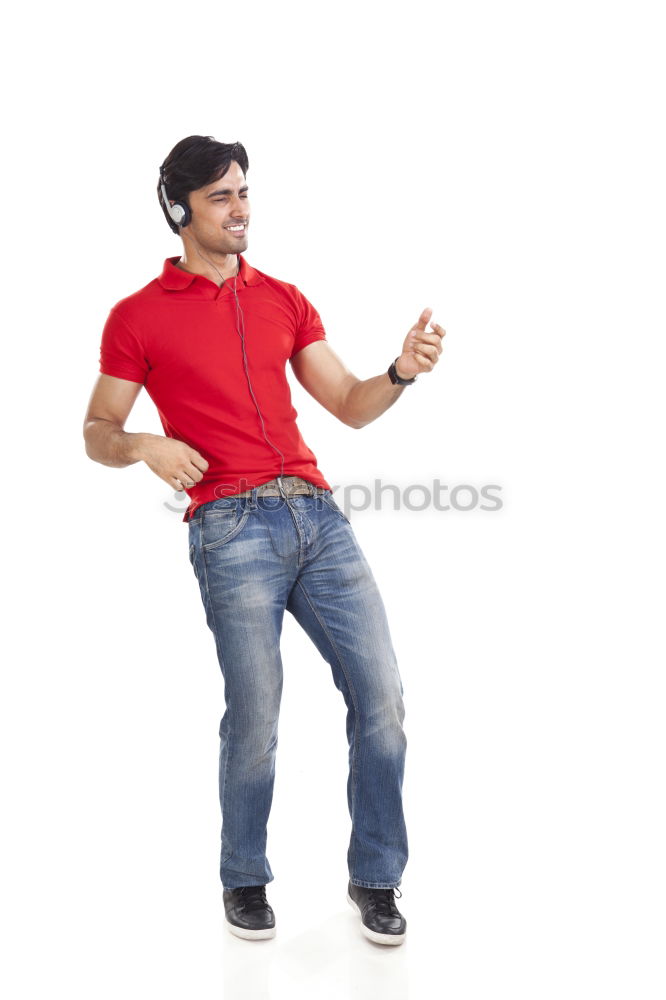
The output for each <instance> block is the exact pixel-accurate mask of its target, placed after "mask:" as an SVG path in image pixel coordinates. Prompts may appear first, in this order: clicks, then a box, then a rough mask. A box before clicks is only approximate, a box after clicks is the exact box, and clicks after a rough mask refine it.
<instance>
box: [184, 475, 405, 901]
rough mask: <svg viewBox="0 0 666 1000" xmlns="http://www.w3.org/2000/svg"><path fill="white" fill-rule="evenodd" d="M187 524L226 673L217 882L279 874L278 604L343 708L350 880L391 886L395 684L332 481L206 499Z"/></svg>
mask: <svg viewBox="0 0 666 1000" xmlns="http://www.w3.org/2000/svg"><path fill="white" fill-rule="evenodd" d="M188 525H189V554H190V561H191V563H192V566H193V568H194V572H195V575H196V578H197V581H198V584H199V588H200V591H201V597H202V600H203V604H204V608H205V611H206V620H207V622H208V625H209V627H210V629H211V631H212V632H213V635H214V636H215V644H216V649H217V658H218V662H219V665H220V668H221V670H222V674H223V676H224V696H225V703H226V710H225V712H224V715H223V716H222V720H221V722H220V730H219V733H220V772H219V788H220V806H221V810H222V848H221V855H220V878H221V880H222V885H223V887H224V888H225V889H234V888H236V887H237V886H242V885H264V884H266V883H267V882H270V881H272V880H273V877H274V876H273V873H272V871H271V867H270V865H269V863H268V859H267V857H266V839H267V824H268V816H269V813H270V809H271V803H272V798H273V785H274V778H275V754H276V749H277V738H278V715H279V711H280V698H281V694H282V658H281V655H280V634H281V630H282V620H283V615H284V611H285V608H286V609H287V611H290V612H291V614H292V615H293V616H294V618H295V619H296V620H297V622H298V623H299V624H300V625H301V627H302V628H303V629H304V630H305V632H306V633H307V634H308V635H309V636H310V638H311V639H312V641H313V643H314V645H315V646H316V648H317V649H318V651H319V652H320V653H321V655H322V657H323V658H324V660H326V662H327V663H328V664H329V665H330V667H331V671H332V674H333V682H334V684H335V686H336V687H337V688H338V690H340V691H341V692H342V695H343V697H344V699H345V703H346V705H347V722H346V728H347V740H348V743H349V776H348V780H347V802H348V806H349V814H350V816H351V820H352V832H351V839H350V843H349V849H348V852H347V866H348V869H349V877H350V879H351V881H352V882H353V883H355V884H356V885H361V886H366V887H367V888H391V887H393V886H397V885H400V882H401V879H402V872H403V869H404V867H405V864H406V862H407V856H408V849H407V831H406V829H405V819H404V815H403V809H402V783H403V776H404V767H405V751H406V746H407V740H406V736H405V733H404V730H403V727H402V722H403V719H404V715H405V709H404V704H403V700H402V695H403V687H402V680H401V677H400V673H399V670H398V664H397V661H396V657H395V653H394V650H393V646H392V643H391V637H390V633H389V627H388V621H387V618H386V611H385V608H384V604H383V601H382V598H381V596H380V593H379V590H378V588H377V584H376V582H375V579H374V577H373V575H372V572H371V570H370V567H369V565H368V563H367V562H366V559H365V557H364V555H363V553H362V551H361V549H360V547H359V544H358V542H357V540H356V537H355V535H354V531H353V528H352V526H351V524H350V522H349V520H348V519H347V517H346V516H345V514H344V513H343V511H342V510H341V509H340V507H339V506H338V505H337V503H336V501H335V500H334V498H333V495H332V493H331V491H330V490H326V491H324V492H321V493H319V494H317V495H313V496H307V495H303V496H290V497H282V496H279V497H271V496H257V489H256V488H255V489H253V490H252V492H251V495H248V496H245V497H241V496H232V497H223V498H220V499H218V500H211V501H210V502H208V503H205V504H202V505H201V506H200V507H198V508H197V509H196V511H195V512H194V514H193V516H192V518H191V519H190V521H189V522H188ZM313 752H314V753H321V752H325V750H324V748H322V747H316V748H314V750H313Z"/></svg>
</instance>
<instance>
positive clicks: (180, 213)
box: [160, 163, 286, 497]
mask: <svg viewBox="0 0 666 1000" xmlns="http://www.w3.org/2000/svg"><path fill="white" fill-rule="evenodd" d="M160 188H161V191H162V201H163V203H164V206H165V208H166V210H167V212H168V213H169V217H170V218H171V219H173V221H174V222H175V223H176V225H177V226H179V227H180V228H184V227H185V226H187V225H189V223H190V222H191V221H192V213H191V211H190V209H189V207H188V206H187V205H186V204H185V203H184V202H182V201H176V202H174V203H173V205H171V204H170V202H169V199H168V197H167V192H166V182H165V180H164V164H163V163H162V164H161V166H160ZM194 242H195V243H196V240H195V241H194ZM195 249H196V251H197V253H198V254H199V256H200V257H201V259H202V260H206V258H205V257H204V256H203V255H202V254H201V253H200V252H199V249H198V247H196V246H195ZM236 257H237V259H238V271H237V272H236V274H235V275H234V283H233V293H234V298H235V299H236V333H237V334H238V336H239V337H240V339H241V346H242V348H243V367H244V370H245V377H246V378H247V384H248V388H249V390H250V395H251V396H252V399H253V400H254V405H255V407H256V409H257V413H258V414H259V419H260V420H261V429H262V431H263V435H264V438H265V439H266V443H267V444H269V445H270V446H271V448H272V449H273V451H276V452H277V453H278V454H279V455H280V456H281V458H282V462H281V469H280V475H279V476H276V479H277V480H278V483H279V484H280V488H281V489H282V490H283V496H285V497H286V494H284V487H283V486H282V477H283V476H284V455H283V453H282V452H281V451H280V449H279V448H277V447H276V446H275V445H274V444H273V442H272V441H271V440H270V439H269V437H268V435H267V434H266V427H265V425H264V418H263V416H262V414H261V410H260V409H259V404H258V403H257V400H256V397H255V395H254V390H253V389H252V383H251V382H250V373H249V371H248V366H247V354H246V353H245V317H244V316H243V310H242V309H241V305H240V302H239V301H238V293H237V291H236V281H237V280H238V274H240V254H236ZM206 263H207V264H210V263H211V261H209V260H208V261H206ZM212 266H213V268H214V269H215V270H216V271H217V268H216V267H215V265H214V264H213V265H212ZM217 273H218V274H219V275H220V277H221V278H222V275H221V274H220V272H219V271H217ZM222 284H223V285H224V284H225V279H224V278H222ZM241 331H242V332H241ZM178 482H180V480H178Z"/></svg>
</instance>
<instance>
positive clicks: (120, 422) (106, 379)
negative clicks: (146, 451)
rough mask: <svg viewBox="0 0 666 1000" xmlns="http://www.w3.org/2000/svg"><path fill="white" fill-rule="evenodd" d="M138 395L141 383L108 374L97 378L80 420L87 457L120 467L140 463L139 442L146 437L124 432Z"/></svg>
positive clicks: (103, 463)
mask: <svg viewBox="0 0 666 1000" xmlns="http://www.w3.org/2000/svg"><path fill="white" fill-rule="evenodd" d="M140 392H141V383H140V382H130V381H129V380H128V379H123V378H114V377H113V376H111V375H100V376H99V378H98V379H97V382H96V384H95V387H94V388H93V391H92V394H91V396H90V402H89V403H88V409H87V411H86V415H85V418H84V421H83V437H84V440H85V446H86V454H87V455H88V457H89V458H91V459H92V460H93V461H94V462H100V463H101V464H102V465H110V466H113V467H114V468H123V467H124V466H126V465H133V464H134V463H135V462H138V461H139V460H140V458H141V455H140V448H141V443H142V442H141V439H142V438H144V437H146V435H144V434H129V433H127V432H126V431H124V430H123V428H124V426H125V421H126V420H127V418H128V416H129V414H130V411H131V409H132V407H133V406H134V403H135V402H136V398H137V396H138V395H139V393H140Z"/></svg>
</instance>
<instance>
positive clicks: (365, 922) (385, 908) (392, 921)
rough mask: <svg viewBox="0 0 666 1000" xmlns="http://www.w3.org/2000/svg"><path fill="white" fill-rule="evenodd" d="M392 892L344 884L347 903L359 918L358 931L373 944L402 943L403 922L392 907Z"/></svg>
mask: <svg viewBox="0 0 666 1000" xmlns="http://www.w3.org/2000/svg"><path fill="white" fill-rule="evenodd" d="M394 892H399V893H400V896H402V893H401V892H400V889H398V888H397V886H396V887H395V888H394V889H366V888H365V886H363V885H354V884H353V882H352V881H351V880H350V881H349V883H348V885H347V902H348V903H349V905H350V906H351V908H352V909H353V910H355V911H356V913H360V915H361V931H362V932H363V934H365V936H366V937H367V938H368V939H369V940H370V941H374V942H375V943H376V944H402V942H403V941H404V940H405V933H406V931H407V921H406V920H405V918H404V917H403V915H402V913H400V911H399V910H398V907H397V906H396V904H395V896H394Z"/></svg>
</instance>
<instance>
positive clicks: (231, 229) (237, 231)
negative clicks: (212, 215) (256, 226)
mask: <svg viewBox="0 0 666 1000" xmlns="http://www.w3.org/2000/svg"><path fill="white" fill-rule="evenodd" d="M224 228H225V229H226V230H227V232H228V233H234V234H235V235H236V236H241V235H242V234H243V233H244V232H245V230H246V229H247V225H246V224H245V223H243V224H242V225H238V226H225V227H224Z"/></svg>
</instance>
